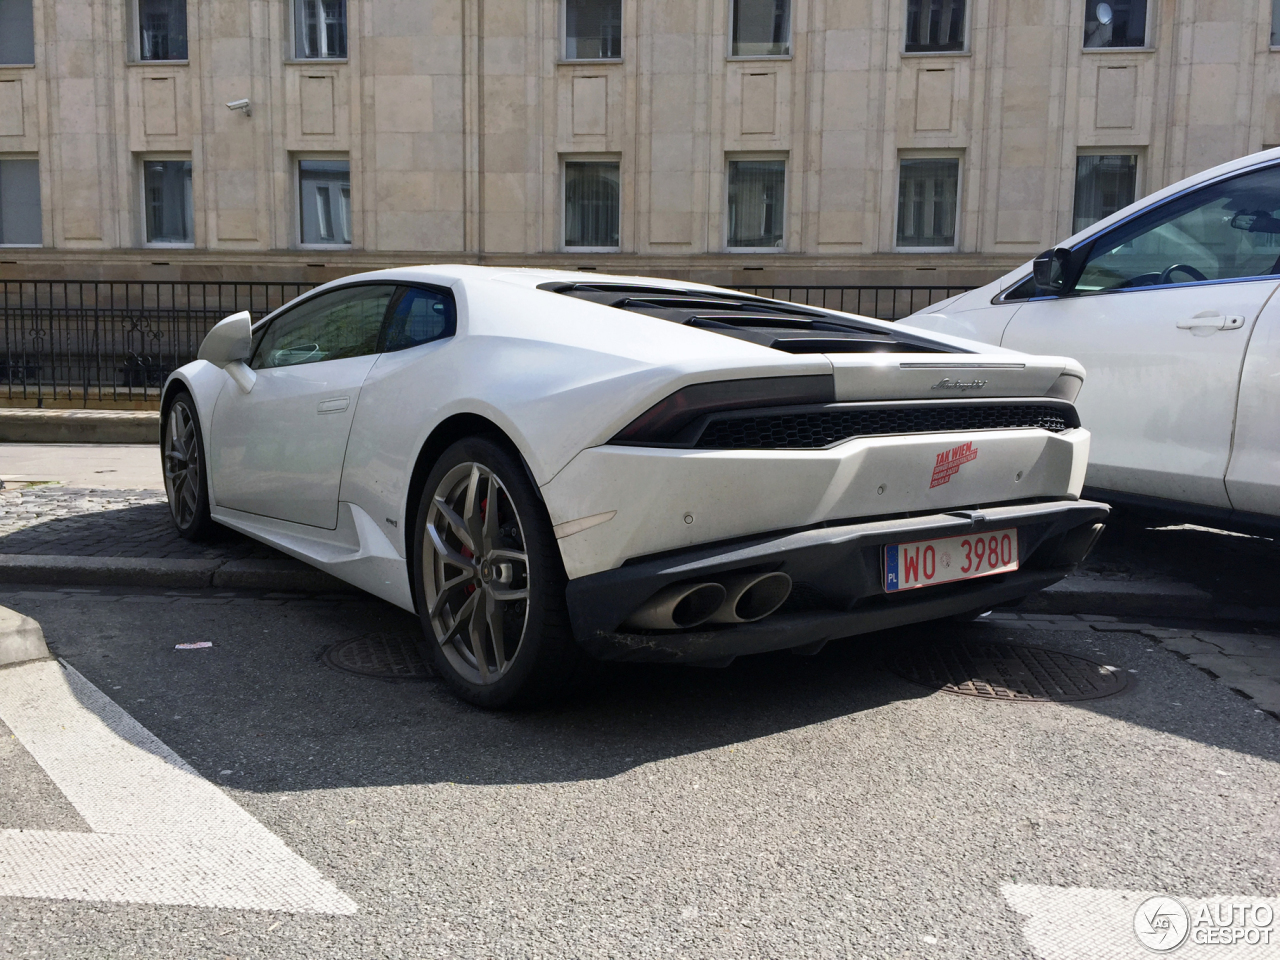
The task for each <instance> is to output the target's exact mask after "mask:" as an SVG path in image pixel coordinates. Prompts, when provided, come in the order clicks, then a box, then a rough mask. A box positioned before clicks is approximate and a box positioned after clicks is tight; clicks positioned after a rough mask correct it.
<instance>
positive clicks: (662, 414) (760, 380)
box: [613, 374, 836, 443]
mask: <svg viewBox="0 0 1280 960" xmlns="http://www.w3.org/2000/svg"><path fill="white" fill-rule="evenodd" d="M835 399H836V382H835V377H833V376H831V375H830V374H824V375H821V376H809V377H757V378H754V379H751V380H720V381H717V382H715V383H695V384H693V385H692V386H688V387H684V388H682V389H680V390H677V391H676V392H675V393H673V394H671V395H670V396H669V397H667V398H666V399H665V400H660V401H658V402H657V403H655V404H654V405H653V406H652V407H650V408H649V409H648V410H646V411H645V412H644V413H642V414H640V416H638V417H636V418H635V419H634V420H632V421H631V422H630V423H629V424H627V426H626V427H625V428H623V430H622V431H621V432H620V433H619V434H618V435H617V436H616V437H614V438H613V441H614V442H615V443H672V442H674V441H675V440H676V439H677V437H678V435H679V433H680V431H681V430H683V429H684V428H685V427H687V426H689V425H690V424H691V423H693V422H694V421H695V420H697V419H699V418H700V417H703V416H705V415H706V414H708V413H718V412H720V411H722V410H742V409H746V408H749V407H780V406H786V405H788V404H793V403H833V402H834V401H835Z"/></svg>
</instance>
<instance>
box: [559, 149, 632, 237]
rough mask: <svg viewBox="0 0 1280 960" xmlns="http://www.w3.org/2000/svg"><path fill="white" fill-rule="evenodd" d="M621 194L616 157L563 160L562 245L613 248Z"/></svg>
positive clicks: (616, 232)
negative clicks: (603, 160)
mask: <svg viewBox="0 0 1280 960" xmlns="http://www.w3.org/2000/svg"><path fill="white" fill-rule="evenodd" d="M621 196H622V191H621V177H620V174H619V170H618V163H617V161H616V160H614V161H606V162H601V161H596V160H592V161H578V160H573V161H566V162H565V165H564V245H565V246H566V247H595V248H605V249H612V248H616V247H617V246H618V219H619V214H620V211H621V206H622V204H621Z"/></svg>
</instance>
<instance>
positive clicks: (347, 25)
mask: <svg viewBox="0 0 1280 960" xmlns="http://www.w3.org/2000/svg"><path fill="white" fill-rule="evenodd" d="M301 2H302V0H289V2H288V4H286V12H287V15H288V18H289V22H288V24H287V26H288V35H289V47H288V56H286V57H285V62H286V63H305V64H318V63H346V62H347V61H348V60H350V59H351V5H350V0H348V2H347V7H346V9H345V11H344V15H343V31H344V32H345V33H346V40H347V52H346V53H344V54H343V55H342V56H340V57H308V56H306V55H305V54H303V53H302V51H300V50H299V49H298V11H299V9H300V4H301Z"/></svg>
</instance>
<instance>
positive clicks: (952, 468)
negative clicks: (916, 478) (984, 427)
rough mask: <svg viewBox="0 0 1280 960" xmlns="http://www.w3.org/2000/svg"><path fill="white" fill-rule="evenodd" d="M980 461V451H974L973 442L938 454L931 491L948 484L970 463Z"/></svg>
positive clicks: (930, 483)
mask: <svg viewBox="0 0 1280 960" xmlns="http://www.w3.org/2000/svg"><path fill="white" fill-rule="evenodd" d="M977 459H978V451H977V450H975V449H973V441H972V440H967V441H965V442H964V443H962V444H960V445H959V446H958V447H952V448H951V449H950V450H943V451H942V452H941V453H940V454H938V459H937V462H936V463H935V464H934V466H933V479H932V480H931V481H930V482H929V489H930V490H932V489H933V488H934V487H940V486H942V485H943V484H944V483H947V482H949V481H950V480H951V478H952V477H954V476H955V475H956V474H957V473H959V472H960V467H961V466H963V465H964V464H966V463H968V462H969V461H970V460H977Z"/></svg>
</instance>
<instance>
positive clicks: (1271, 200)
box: [1076, 167, 1280, 293]
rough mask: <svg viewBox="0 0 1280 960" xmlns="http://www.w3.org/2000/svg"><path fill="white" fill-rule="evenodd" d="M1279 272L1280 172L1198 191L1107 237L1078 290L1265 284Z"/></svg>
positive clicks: (1094, 253) (1268, 171)
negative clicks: (1242, 281)
mask: <svg viewBox="0 0 1280 960" xmlns="http://www.w3.org/2000/svg"><path fill="white" fill-rule="evenodd" d="M1174 267H1177V269H1174ZM1277 267H1280V167H1268V168H1267V169H1265V170H1259V171H1256V172H1254V173H1246V174H1244V175H1243V176H1239V177H1235V178H1233V179H1231V180H1227V181H1225V182H1223V183H1217V184H1212V185H1210V186H1207V187H1203V188H1202V189H1200V190H1196V191H1193V192H1192V193H1190V194H1188V195H1187V196H1185V197H1179V198H1177V199H1175V200H1171V201H1169V202H1168V203H1166V204H1164V205H1162V206H1160V207H1158V208H1157V209H1155V210H1153V211H1151V212H1150V213H1148V214H1145V215H1143V216H1141V217H1137V218H1135V219H1134V220H1131V221H1130V222H1128V223H1125V224H1122V225H1120V226H1118V227H1116V228H1115V229H1113V230H1111V231H1110V232H1108V233H1105V234H1103V235H1102V236H1101V237H1100V238H1099V239H1098V240H1097V241H1096V242H1095V243H1094V245H1093V249H1092V251H1090V253H1089V260H1088V262H1087V264H1086V265H1085V268H1084V272H1083V274H1082V275H1081V277H1080V280H1079V282H1078V283H1077V284H1076V290H1078V291H1080V292H1084V293H1088V292H1095V291H1098V290H1115V289H1118V288H1120V287H1143V286H1149V285H1151V284H1156V283H1188V282H1192V281H1196V280H1230V279H1232V278H1235V277H1265V276H1272V275H1275V274H1276V273H1278V272H1280V271H1278V270H1277Z"/></svg>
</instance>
